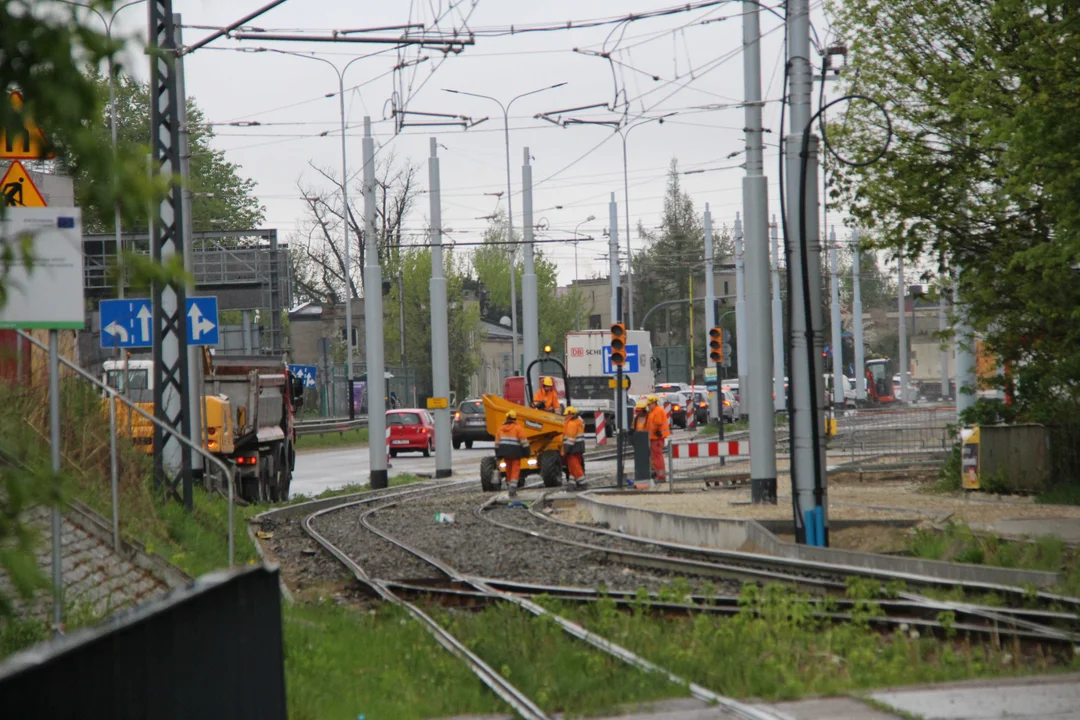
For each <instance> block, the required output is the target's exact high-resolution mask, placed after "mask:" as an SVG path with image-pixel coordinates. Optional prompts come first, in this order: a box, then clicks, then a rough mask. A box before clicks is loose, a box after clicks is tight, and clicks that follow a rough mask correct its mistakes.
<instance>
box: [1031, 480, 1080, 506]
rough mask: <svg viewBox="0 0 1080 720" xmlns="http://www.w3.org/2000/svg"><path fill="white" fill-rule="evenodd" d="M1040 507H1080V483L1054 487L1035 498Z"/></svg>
mask: <svg viewBox="0 0 1080 720" xmlns="http://www.w3.org/2000/svg"><path fill="white" fill-rule="evenodd" d="M1035 502H1037V503H1040V504H1042V505H1080V483H1067V484H1065V483H1063V484H1060V485H1055V486H1054V487H1052V488H1050V489H1049V490H1046V491H1045V492H1042V493H1040V494H1038V495H1036V496H1035Z"/></svg>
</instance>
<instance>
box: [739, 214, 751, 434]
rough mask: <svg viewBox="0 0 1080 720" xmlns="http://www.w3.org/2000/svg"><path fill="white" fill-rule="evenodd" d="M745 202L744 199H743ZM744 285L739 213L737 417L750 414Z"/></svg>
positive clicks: (741, 232) (741, 228) (741, 231)
mask: <svg viewBox="0 0 1080 720" xmlns="http://www.w3.org/2000/svg"><path fill="white" fill-rule="evenodd" d="M744 202H745V199H744ZM746 325H747V322H746V283H745V276H744V273H743V226H742V218H740V217H739V213H735V362H736V364H737V365H738V366H739V368H738V370H739V417H741V418H745V417H746V416H747V415H749V414H750V400H749V398H750V387H749V385H750V382H749V375H748V374H747V373H748V372H749V370H750V359H749V358H748V357H747V353H746V350H747V345H749V340H747V338H746Z"/></svg>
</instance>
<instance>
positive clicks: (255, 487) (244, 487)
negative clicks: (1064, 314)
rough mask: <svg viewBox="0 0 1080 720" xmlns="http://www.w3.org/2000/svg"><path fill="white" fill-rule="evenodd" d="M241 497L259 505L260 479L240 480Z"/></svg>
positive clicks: (247, 478) (245, 478) (243, 478)
mask: <svg viewBox="0 0 1080 720" xmlns="http://www.w3.org/2000/svg"><path fill="white" fill-rule="evenodd" d="M239 480H240V482H239V487H238V488H237V489H238V490H239V491H240V497H242V498H244V500H246V501H247V502H249V503H252V504H254V503H257V502H258V501H259V479H258V478H253V477H241V478H239Z"/></svg>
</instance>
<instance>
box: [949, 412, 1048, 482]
mask: <svg viewBox="0 0 1080 720" xmlns="http://www.w3.org/2000/svg"><path fill="white" fill-rule="evenodd" d="M961 439H962V442H963V450H962V454H961V457H962V460H961V478H962V485H963V487H964V489H965V490H977V489H979V488H985V487H987V485H988V483H989V482H991V478H993V479H994V480H995V481H996V480H998V479H1000V481H1001V482H1003V483H1004V489H1007V490H1009V491H1011V492H1025V493H1036V492H1041V491H1043V490H1045V489H1046V488H1047V487H1049V485H1050V481H1051V476H1052V467H1053V465H1052V459H1051V455H1050V430H1049V428H1047V427H1045V426H1043V425H982V426H979V427H976V428H970V429H967V428H965V430H964V431H962V432H961ZM995 484H996V483H995Z"/></svg>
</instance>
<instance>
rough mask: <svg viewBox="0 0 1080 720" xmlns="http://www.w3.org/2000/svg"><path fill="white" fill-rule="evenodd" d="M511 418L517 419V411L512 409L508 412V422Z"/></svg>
mask: <svg viewBox="0 0 1080 720" xmlns="http://www.w3.org/2000/svg"><path fill="white" fill-rule="evenodd" d="M511 420H517V411H515V410H511V411H510V412H508V413H506V422H510V421H511Z"/></svg>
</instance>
